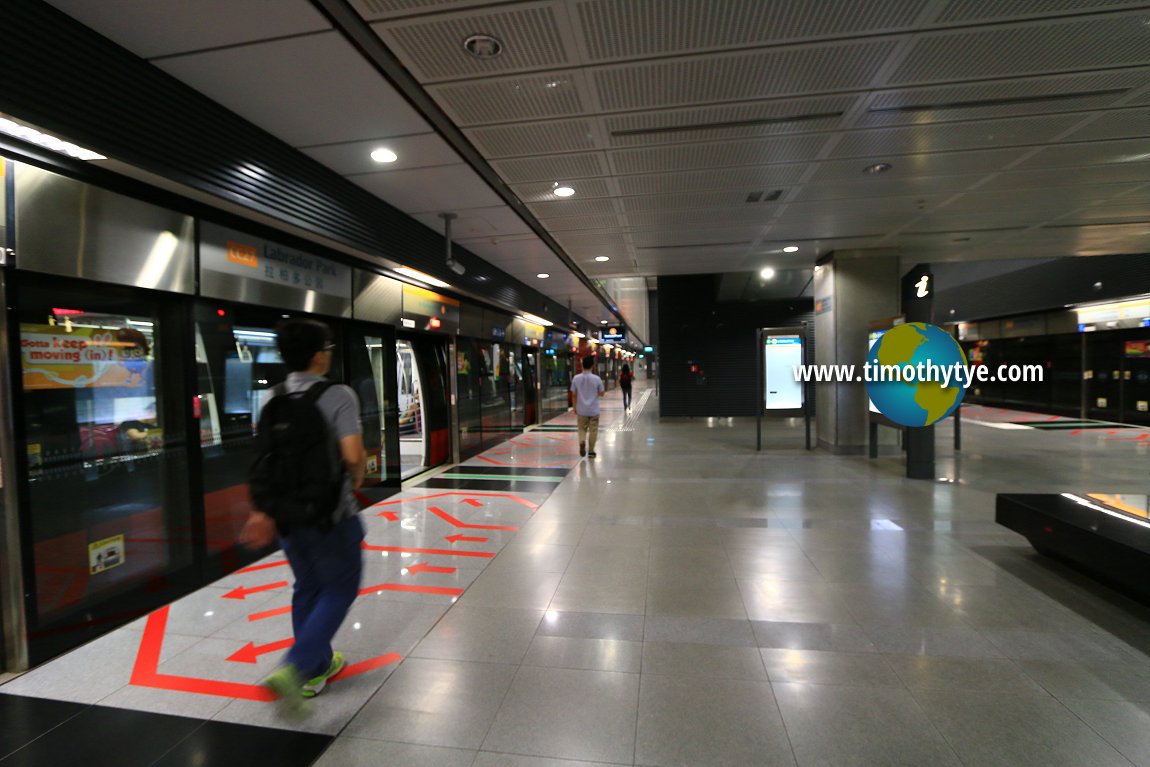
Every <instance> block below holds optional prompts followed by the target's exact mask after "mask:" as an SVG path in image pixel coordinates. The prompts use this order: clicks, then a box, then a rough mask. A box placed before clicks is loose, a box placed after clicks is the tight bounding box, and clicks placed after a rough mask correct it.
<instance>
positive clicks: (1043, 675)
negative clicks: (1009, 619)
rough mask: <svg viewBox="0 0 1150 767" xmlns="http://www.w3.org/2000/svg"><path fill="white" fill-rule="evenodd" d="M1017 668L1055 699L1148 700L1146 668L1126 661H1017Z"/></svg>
mask: <svg viewBox="0 0 1150 767" xmlns="http://www.w3.org/2000/svg"><path fill="white" fill-rule="evenodd" d="M1017 664H1018V667H1019V668H1020V669H1021V670H1022V671H1023V672H1024V673H1026V675H1027V676H1029V677H1030V678H1031V679H1033V680H1034V681H1035V682H1037V683H1038V684H1040V685H1042V687H1043V688H1044V689H1045V690H1046V691H1047V692H1049V693H1050V694H1051V695H1054V696H1055V697H1058V698H1096V699H1100V700H1131V701H1144V702H1150V669H1148V668H1147V667H1145V666H1143V665H1140V664H1139V665H1134V664H1129V663H1075V662H1073V661H1061V660H1055V661H1042V660H1020V661H1017Z"/></svg>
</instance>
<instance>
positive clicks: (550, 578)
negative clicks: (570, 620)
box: [458, 571, 563, 610]
mask: <svg viewBox="0 0 1150 767" xmlns="http://www.w3.org/2000/svg"><path fill="white" fill-rule="evenodd" d="M562 577H563V576H562V574H560V573H541V572H526V571H525V572H511V573H507V572H496V573H491V572H484V573H483V574H482V575H480V576H479V577H478V578H477V579H476V580H475V582H474V583H472V584H471V586H469V587H468V589H467V591H466V592H464V594H463V596H462V597H460V599H459V602H458V604H459V605H460V606H461V607H508V608H513V609H519V610H543V609H546V608H547V606H548V605H550V604H551V599H552V598H553V597H554V596H555V590H556V589H557V588H558V587H559V581H560V580H561V579H562Z"/></svg>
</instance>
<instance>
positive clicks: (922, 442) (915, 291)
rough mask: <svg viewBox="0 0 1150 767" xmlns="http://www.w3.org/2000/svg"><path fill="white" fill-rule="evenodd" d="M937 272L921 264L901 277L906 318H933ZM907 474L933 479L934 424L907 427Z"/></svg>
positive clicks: (921, 319) (911, 477)
mask: <svg viewBox="0 0 1150 767" xmlns="http://www.w3.org/2000/svg"><path fill="white" fill-rule="evenodd" d="M933 305H934V275H933V274H932V273H931V271H930V265H929V264H919V265H917V266H916V267H915V268H913V269H911V270H910V271H909V272H907V273H906V274H905V275H904V276H903V278H902V313H903V316H905V317H906V321H907V322H926V323H931V322H933V321H934V306H933ZM905 436H906V476H907V477H908V478H910V479H934V478H935V473H934V426H917V427H907V429H906V435H905Z"/></svg>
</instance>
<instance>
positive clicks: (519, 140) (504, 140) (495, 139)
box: [463, 120, 596, 158]
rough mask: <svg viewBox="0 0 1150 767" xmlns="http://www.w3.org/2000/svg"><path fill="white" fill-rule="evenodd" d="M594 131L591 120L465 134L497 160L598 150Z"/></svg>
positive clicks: (476, 131)
mask: <svg viewBox="0 0 1150 767" xmlns="http://www.w3.org/2000/svg"><path fill="white" fill-rule="evenodd" d="M593 131H594V128H593V127H592V124H591V121H590V120H565V121H558V120H555V121H551V122H546V123H536V124H528V125H524V124H517V125H499V126H493V127H490V128H474V129H471V130H465V131H464V132H463V133H464V135H466V136H467V138H469V139H470V140H471V143H472V144H474V145H475V147H476V149H478V150H479V151H480V152H482V153H483V156H484V157H487V158H496V157H523V156H525V155H534V154H552V153H555V152H581V151H584V150H588V149H595V148H596V143H595V136H594V133H593Z"/></svg>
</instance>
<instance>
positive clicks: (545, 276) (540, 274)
mask: <svg viewBox="0 0 1150 767" xmlns="http://www.w3.org/2000/svg"><path fill="white" fill-rule="evenodd" d="M535 276H536V277H538V278H539V279H541V280H545V279H547V278H548V277H550V276H551V275H550V274H548V273H547V272H539V274H537V275H535Z"/></svg>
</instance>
